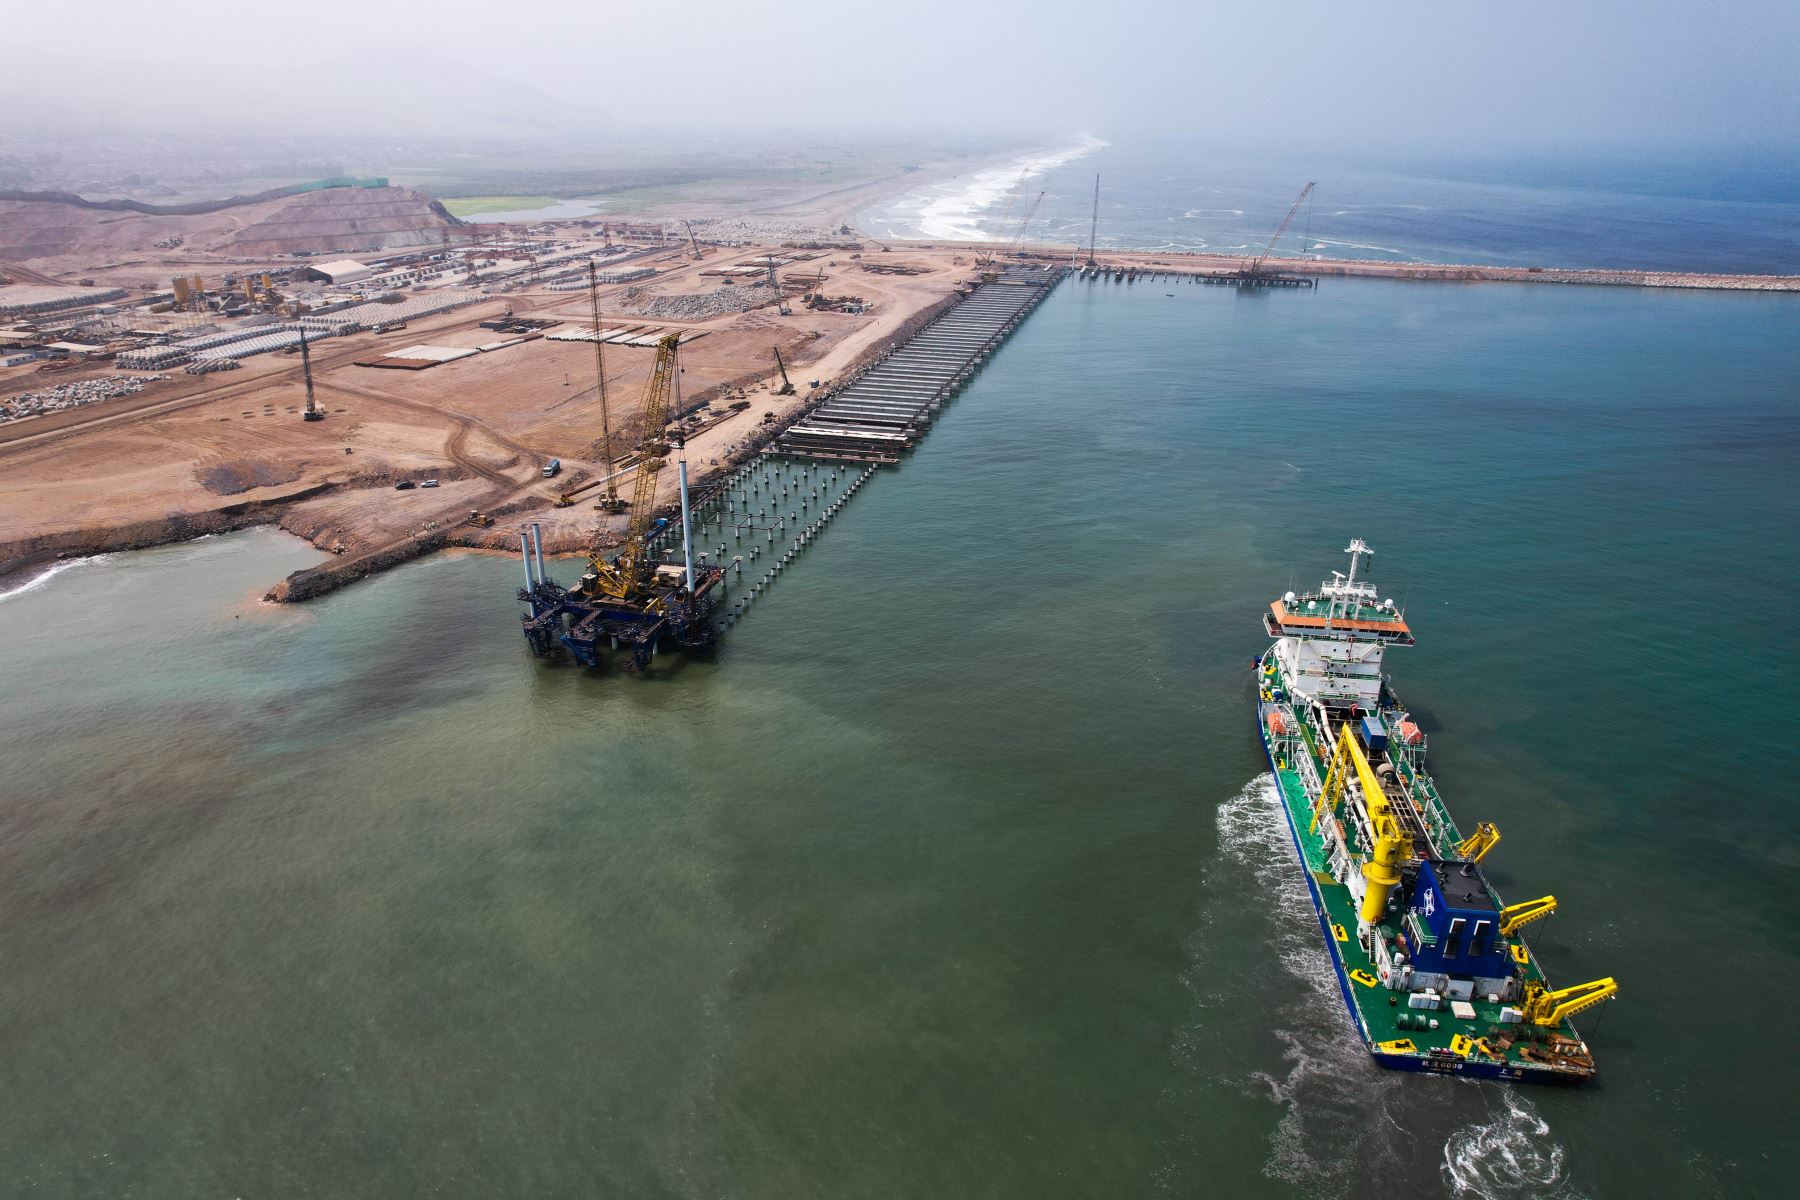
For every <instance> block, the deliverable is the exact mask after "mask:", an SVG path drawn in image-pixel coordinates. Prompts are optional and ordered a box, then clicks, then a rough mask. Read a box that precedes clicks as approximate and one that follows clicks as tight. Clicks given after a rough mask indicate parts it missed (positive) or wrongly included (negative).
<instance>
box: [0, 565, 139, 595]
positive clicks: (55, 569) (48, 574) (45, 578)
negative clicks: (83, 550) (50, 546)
mask: <svg viewBox="0 0 1800 1200" xmlns="http://www.w3.org/2000/svg"><path fill="white" fill-rule="evenodd" d="M111 557H112V555H110V554H95V555H91V556H89V557H87V558H71V559H68V560H66V561H64V562H59V563H57V564H55V565H54V566H52V567H51V568H50V569H49V570H47V571H44V572H43V573H41V574H38V575H33V576H32V577H31V578H30V579H27V580H26V581H25V582H24V583H21V584H20V585H19V586H18V587H15V588H9V589H8V590H6V591H3V592H0V603H3V602H5V601H7V600H11V599H12V598H13V597H14V596H23V595H24V594H25V593H26V592H34V591H36V590H37V589H38V588H41V587H43V586H44V585H45V584H47V583H49V582H50V581H51V580H52V579H55V578H56V577H57V576H58V575H61V574H62V573H63V572H64V571H70V570H73V569H74V568H76V567H79V566H82V565H84V564H86V563H97V562H105V561H106V560H107V559H109V558H111Z"/></svg>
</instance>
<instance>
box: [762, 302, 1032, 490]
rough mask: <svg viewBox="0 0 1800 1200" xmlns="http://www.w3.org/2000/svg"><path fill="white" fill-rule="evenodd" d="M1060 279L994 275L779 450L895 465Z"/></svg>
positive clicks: (790, 433) (797, 426) (813, 413)
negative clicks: (939, 412) (962, 385)
mask: <svg viewBox="0 0 1800 1200" xmlns="http://www.w3.org/2000/svg"><path fill="white" fill-rule="evenodd" d="M1063 274H1064V272H1063V271H1062V270H1061V269H1057V268H1044V267H1039V266H1029V267H1017V266H1013V267H1007V268H1006V269H1005V270H1004V271H998V272H994V273H993V275H992V277H991V278H990V279H989V280H988V281H987V282H984V283H982V284H981V285H980V286H979V287H977V288H976V289H975V291H974V293H973V294H972V295H970V296H969V297H968V299H966V300H964V301H963V302H962V303H961V304H958V305H956V306H955V307H954V308H952V309H950V310H949V311H948V312H946V313H944V314H943V315H942V316H940V317H938V318H937V319H936V320H935V321H933V322H931V323H930V324H929V325H927V326H925V327H924V328H923V329H921V330H919V332H918V333H916V334H914V335H913V336H912V337H911V338H910V339H909V340H908V341H907V342H905V343H904V344H903V345H901V346H898V347H896V348H895V349H894V350H892V351H890V352H889V353H888V354H887V355H886V356H885V357H883V358H882V359H881V360H880V361H878V362H876V363H875V364H874V365H872V366H870V367H869V368H867V369H866V370H864V371H863V372H862V373H861V374H859V375H857V376H855V377H853V378H852V379H851V380H850V381H849V382H848V383H847V384H846V385H845V386H844V387H843V388H842V389H841V390H839V391H837V392H836V393H835V394H833V395H832V396H830V397H829V398H828V399H826V400H825V401H823V402H822V403H820V404H818V405H816V406H814V407H813V408H812V409H811V410H810V411H809V412H807V414H806V415H805V416H804V417H803V418H802V419H801V420H799V421H797V422H795V423H794V424H793V425H792V426H790V427H789V428H788V430H787V432H785V433H783V434H782V435H781V437H780V438H779V439H778V440H777V441H776V443H775V449H776V450H777V451H779V452H781V453H784V454H792V455H798V456H802V457H807V458H822V459H833V460H838V461H850V462H864V463H893V462H898V461H899V459H900V454H901V452H902V451H904V450H910V449H911V448H912V447H913V446H914V445H916V444H917V443H918V440H919V439H920V438H921V437H923V436H924V435H925V431H926V429H928V428H929V427H930V425H931V422H932V420H933V419H934V418H935V417H936V415H937V413H938V411H939V410H940V409H941V408H942V407H943V405H944V402H945V401H946V400H948V399H949V398H950V396H951V394H952V393H953V392H954V391H955V390H956V389H957V388H958V387H959V386H961V384H962V383H963V382H964V381H965V380H967V379H968V378H969V376H971V375H973V374H974V373H975V371H976V370H977V369H979V368H980V366H981V364H982V362H983V361H985V360H986V359H987V357H988V355H990V354H992V353H993V352H994V350H995V349H997V348H998V347H999V345H1000V343H1001V342H1003V341H1005V340H1006V337H1007V335H1008V334H1010V333H1011V332H1012V331H1013V330H1014V329H1016V328H1018V326H1019V322H1021V321H1023V320H1024V319H1025V318H1026V317H1027V316H1029V315H1030V314H1031V310H1032V309H1034V308H1036V307H1037V306H1038V304H1039V303H1040V302H1042V300H1043V299H1044V297H1045V296H1047V295H1049V294H1050V289H1051V288H1053V287H1054V286H1055V285H1056V284H1057V282H1058V281H1060V280H1061V279H1062V277H1063Z"/></svg>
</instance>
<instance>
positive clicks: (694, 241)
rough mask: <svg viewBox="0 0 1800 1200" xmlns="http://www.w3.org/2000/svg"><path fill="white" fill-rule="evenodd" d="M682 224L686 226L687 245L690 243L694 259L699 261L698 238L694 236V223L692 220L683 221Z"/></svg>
mask: <svg viewBox="0 0 1800 1200" xmlns="http://www.w3.org/2000/svg"><path fill="white" fill-rule="evenodd" d="M682 224H683V225H686V226H687V233H688V245H690V246H692V247H693V248H694V261H695V262H699V261H700V239H699V238H697V237H695V236H694V223H693V222H692V221H683V222H682Z"/></svg>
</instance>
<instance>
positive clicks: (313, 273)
mask: <svg viewBox="0 0 1800 1200" xmlns="http://www.w3.org/2000/svg"><path fill="white" fill-rule="evenodd" d="M373 274H375V268H374V267H371V266H368V265H367V264H365V263H359V262H357V261H356V260H355V259H353V258H340V259H338V260H336V261H335V262H327V263H308V264H307V265H306V266H305V267H302V268H301V270H300V275H301V277H302V278H305V279H314V280H319V281H321V282H323V283H355V282H357V281H358V280H360V279H367V278H369V276H371V275H373Z"/></svg>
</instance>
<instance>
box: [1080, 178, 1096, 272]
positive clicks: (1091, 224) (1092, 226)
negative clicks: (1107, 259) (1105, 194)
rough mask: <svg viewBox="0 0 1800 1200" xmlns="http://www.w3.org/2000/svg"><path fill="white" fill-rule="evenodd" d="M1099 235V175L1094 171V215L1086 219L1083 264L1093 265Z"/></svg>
mask: <svg viewBox="0 0 1800 1200" xmlns="http://www.w3.org/2000/svg"><path fill="white" fill-rule="evenodd" d="M1099 235H1100V175H1099V172H1095V173H1094V215H1093V217H1092V218H1090V219H1089V221H1088V256H1087V262H1086V263H1085V264H1083V265H1084V266H1089V267H1091V266H1093V265H1094V241H1095V239H1096V238H1098V237H1099Z"/></svg>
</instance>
